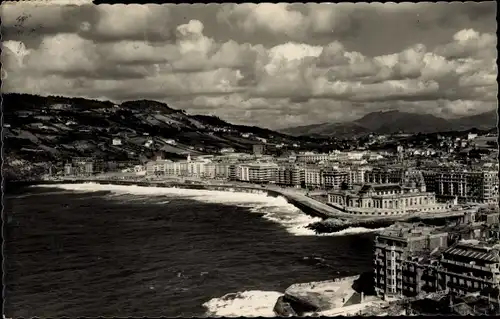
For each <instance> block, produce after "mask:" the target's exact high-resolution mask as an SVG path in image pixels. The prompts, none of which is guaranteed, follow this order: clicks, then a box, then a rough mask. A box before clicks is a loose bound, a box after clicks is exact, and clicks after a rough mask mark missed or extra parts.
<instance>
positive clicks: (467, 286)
mask: <svg viewBox="0 0 500 319" xmlns="http://www.w3.org/2000/svg"><path fill="white" fill-rule="evenodd" d="M499 248H500V246H498V245H492V244H487V243H484V242H480V241H478V240H467V241H463V242H459V243H457V244H456V245H454V246H452V247H450V248H448V249H447V250H446V251H444V252H443V254H442V256H441V260H440V265H441V269H440V273H441V279H442V280H443V288H444V289H446V290H449V291H451V292H454V293H455V294H458V295H463V294H467V293H470V292H477V291H481V290H484V289H495V288H499V285H500V257H499Z"/></svg>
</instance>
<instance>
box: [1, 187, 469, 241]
mask: <svg viewBox="0 0 500 319" xmlns="http://www.w3.org/2000/svg"><path fill="white" fill-rule="evenodd" d="M87 183H96V184H101V185H121V186H140V187H165V188H170V187H175V188H183V189H194V190H207V191H226V192H240V193H261V194H266V195H267V196H271V197H280V196H281V197H283V198H284V199H285V200H286V201H287V202H288V203H289V204H291V205H293V206H295V207H297V208H298V209H300V210H301V211H302V212H303V213H304V214H306V215H308V216H311V217H317V218H321V219H322V220H321V221H319V222H315V223H311V224H309V225H307V226H306V227H307V228H308V229H311V230H313V231H315V232H316V233H317V234H328V233H334V232H338V231H342V230H345V229H348V228H351V227H360V228H368V229H378V228H384V227H388V226H390V225H392V224H394V223H396V222H398V221H407V222H425V221H426V220H437V221H440V220H444V219H447V218H450V217H451V218H460V216H463V214H464V213H465V212H456V213H455V214H453V216H451V215H449V214H446V215H443V214H441V215H434V216H429V215H427V216H424V215H422V216H420V215H413V216H390V217H364V218H363V217H361V218H360V216H353V215H349V214H345V213H341V212H339V214H338V215H331V214H328V213H327V212H325V211H321V210H320V209H321V207H318V206H319V205H325V204H323V203H320V202H318V201H316V200H314V199H312V198H309V197H307V199H308V204H309V205H311V206H313V205H312V204H315V203H314V202H317V204H318V206H316V207H314V208H313V207H311V206H309V205H307V204H304V203H302V202H301V201H300V200H298V199H297V197H298V196H302V197H306V196H305V195H303V194H300V193H299V192H296V193H295V194H294V193H292V192H291V191H290V190H287V189H283V188H282V189H280V188H278V187H273V188H271V187H269V186H266V187H262V186H260V185H254V184H248V185H241V184H232V183H227V182H222V181H221V182H220V183H200V182H197V183H196V182H191V183H189V182H180V181H154V180H152V181H145V180H143V181H134V180H99V179H68V180H40V181H5V185H4V187H5V191H7V190H8V189H19V188H23V187H27V186H36V185H56V184H87ZM325 206H326V205H325ZM332 209H334V208H333V207H332Z"/></svg>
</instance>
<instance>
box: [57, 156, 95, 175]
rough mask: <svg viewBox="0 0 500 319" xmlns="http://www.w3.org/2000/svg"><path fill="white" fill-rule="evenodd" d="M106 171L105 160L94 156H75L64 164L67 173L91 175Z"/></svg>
mask: <svg viewBox="0 0 500 319" xmlns="http://www.w3.org/2000/svg"><path fill="white" fill-rule="evenodd" d="M103 171H104V161H103V160H100V159H96V158H93V157H73V158H72V159H71V163H66V164H65V166H64V173H65V175H74V176H90V175H93V174H96V173H101V172H103Z"/></svg>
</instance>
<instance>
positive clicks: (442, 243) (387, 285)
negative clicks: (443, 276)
mask: <svg viewBox="0 0 500 319" xmlns="http://www.w3.org/2000/svg"><path fill="white" fill-rule="evenodd" d="M447 245H448V234H447V233H446V232H444V231H442V230H439V229H436V228H435V227H428V226H424V225H419V224H406V223H401V224H399V223H398V224H395V225H393V226H391V227H389V228H387V229H385V230H383V231H382V232H380V233H379V234H378V236H377V237H376V238H375V247H374V255H373V264H374V267H373V272H374V280H375V292H376V293H377V295H378V296H379V297H383V298H385V297H401V296H415V295H417V294H418V293H420V292H421V290H422V280H421V279H422V275H423V274H424V268H425V267H423V265H427V261H428V259H429V258H431V257H432V256H433V255H435V254H436V253H437V252H439V251H440V249H443V248H446V247H447ZM424 259H427V260H424Z"/></svg>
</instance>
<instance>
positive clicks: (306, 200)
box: [32, 174, 465, 222]
mask: <svg viewBox="0 0 500 319" xmlns="http://www.w3.org/2000/svg"><path fill="white" fill-rule="evenodd" d="M88 182H96V183H106V184H118V185H137V186H145V187H147V186H149V185H151V186H152V187H186V188H191V187H199V188H203V189H208V190H210V189H214V190H223V189H224V188H227V189H231V190H234V189H240V190H242V191H244V190H255V191H264V192H265V191H268V192H269V193H274V194H277V195H280V196H283V197H284V198H286V199H287V200H288V201H289V202H290V203H291V204H293V205H295V206H297V207H298V208H299V209H301V210H303V211H304V212H306V213H308V214H311V215H314V216H317V217H320V218H323V219H328V218H337V219H342V220H344V221H345V222H352V221H359V222H361V221H366V222H369V221H376V220H382V219H386V220H395V221H396V220H398V221H405V220H408V219H411V218H414V217H418V218H423V219H427V218H429V219H433V218H446V217H457V216H462V215H463V214H464V213H465V211H463V210H458V211H447V212H434V213H420V214H408V215H399V216H369V215H366V216H360V215H353V214H349V213H345V212H342V211H340V210H338V209H336V208H335V207H332V206H329V205H327V204H324V203H322V202H319V201H317V200H315V199H313V198H311V197H308V196H307V195H306V191H305V190H303V189H297V188H284V187H280V186H277V185H272V184H270V185H269V184H268V185H255V184H249V183H243V182H237V181H232V182H228V181H225V180H201V179H194V178H189V179H186V178H172V179H158V178H155V179H147V178H144V177H135V178H129V179H122V178H116V175H113V176H112V177H111V176H109V175H105V174H103V175H99V176H92V177H87V178H85V177H82V178H78V179H70V178H68V179H58V180H45V181H40V182H33V183H32V184H37V183H40V184H55V183H88ZM221 188H223V189H221Z"/></svg>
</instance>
